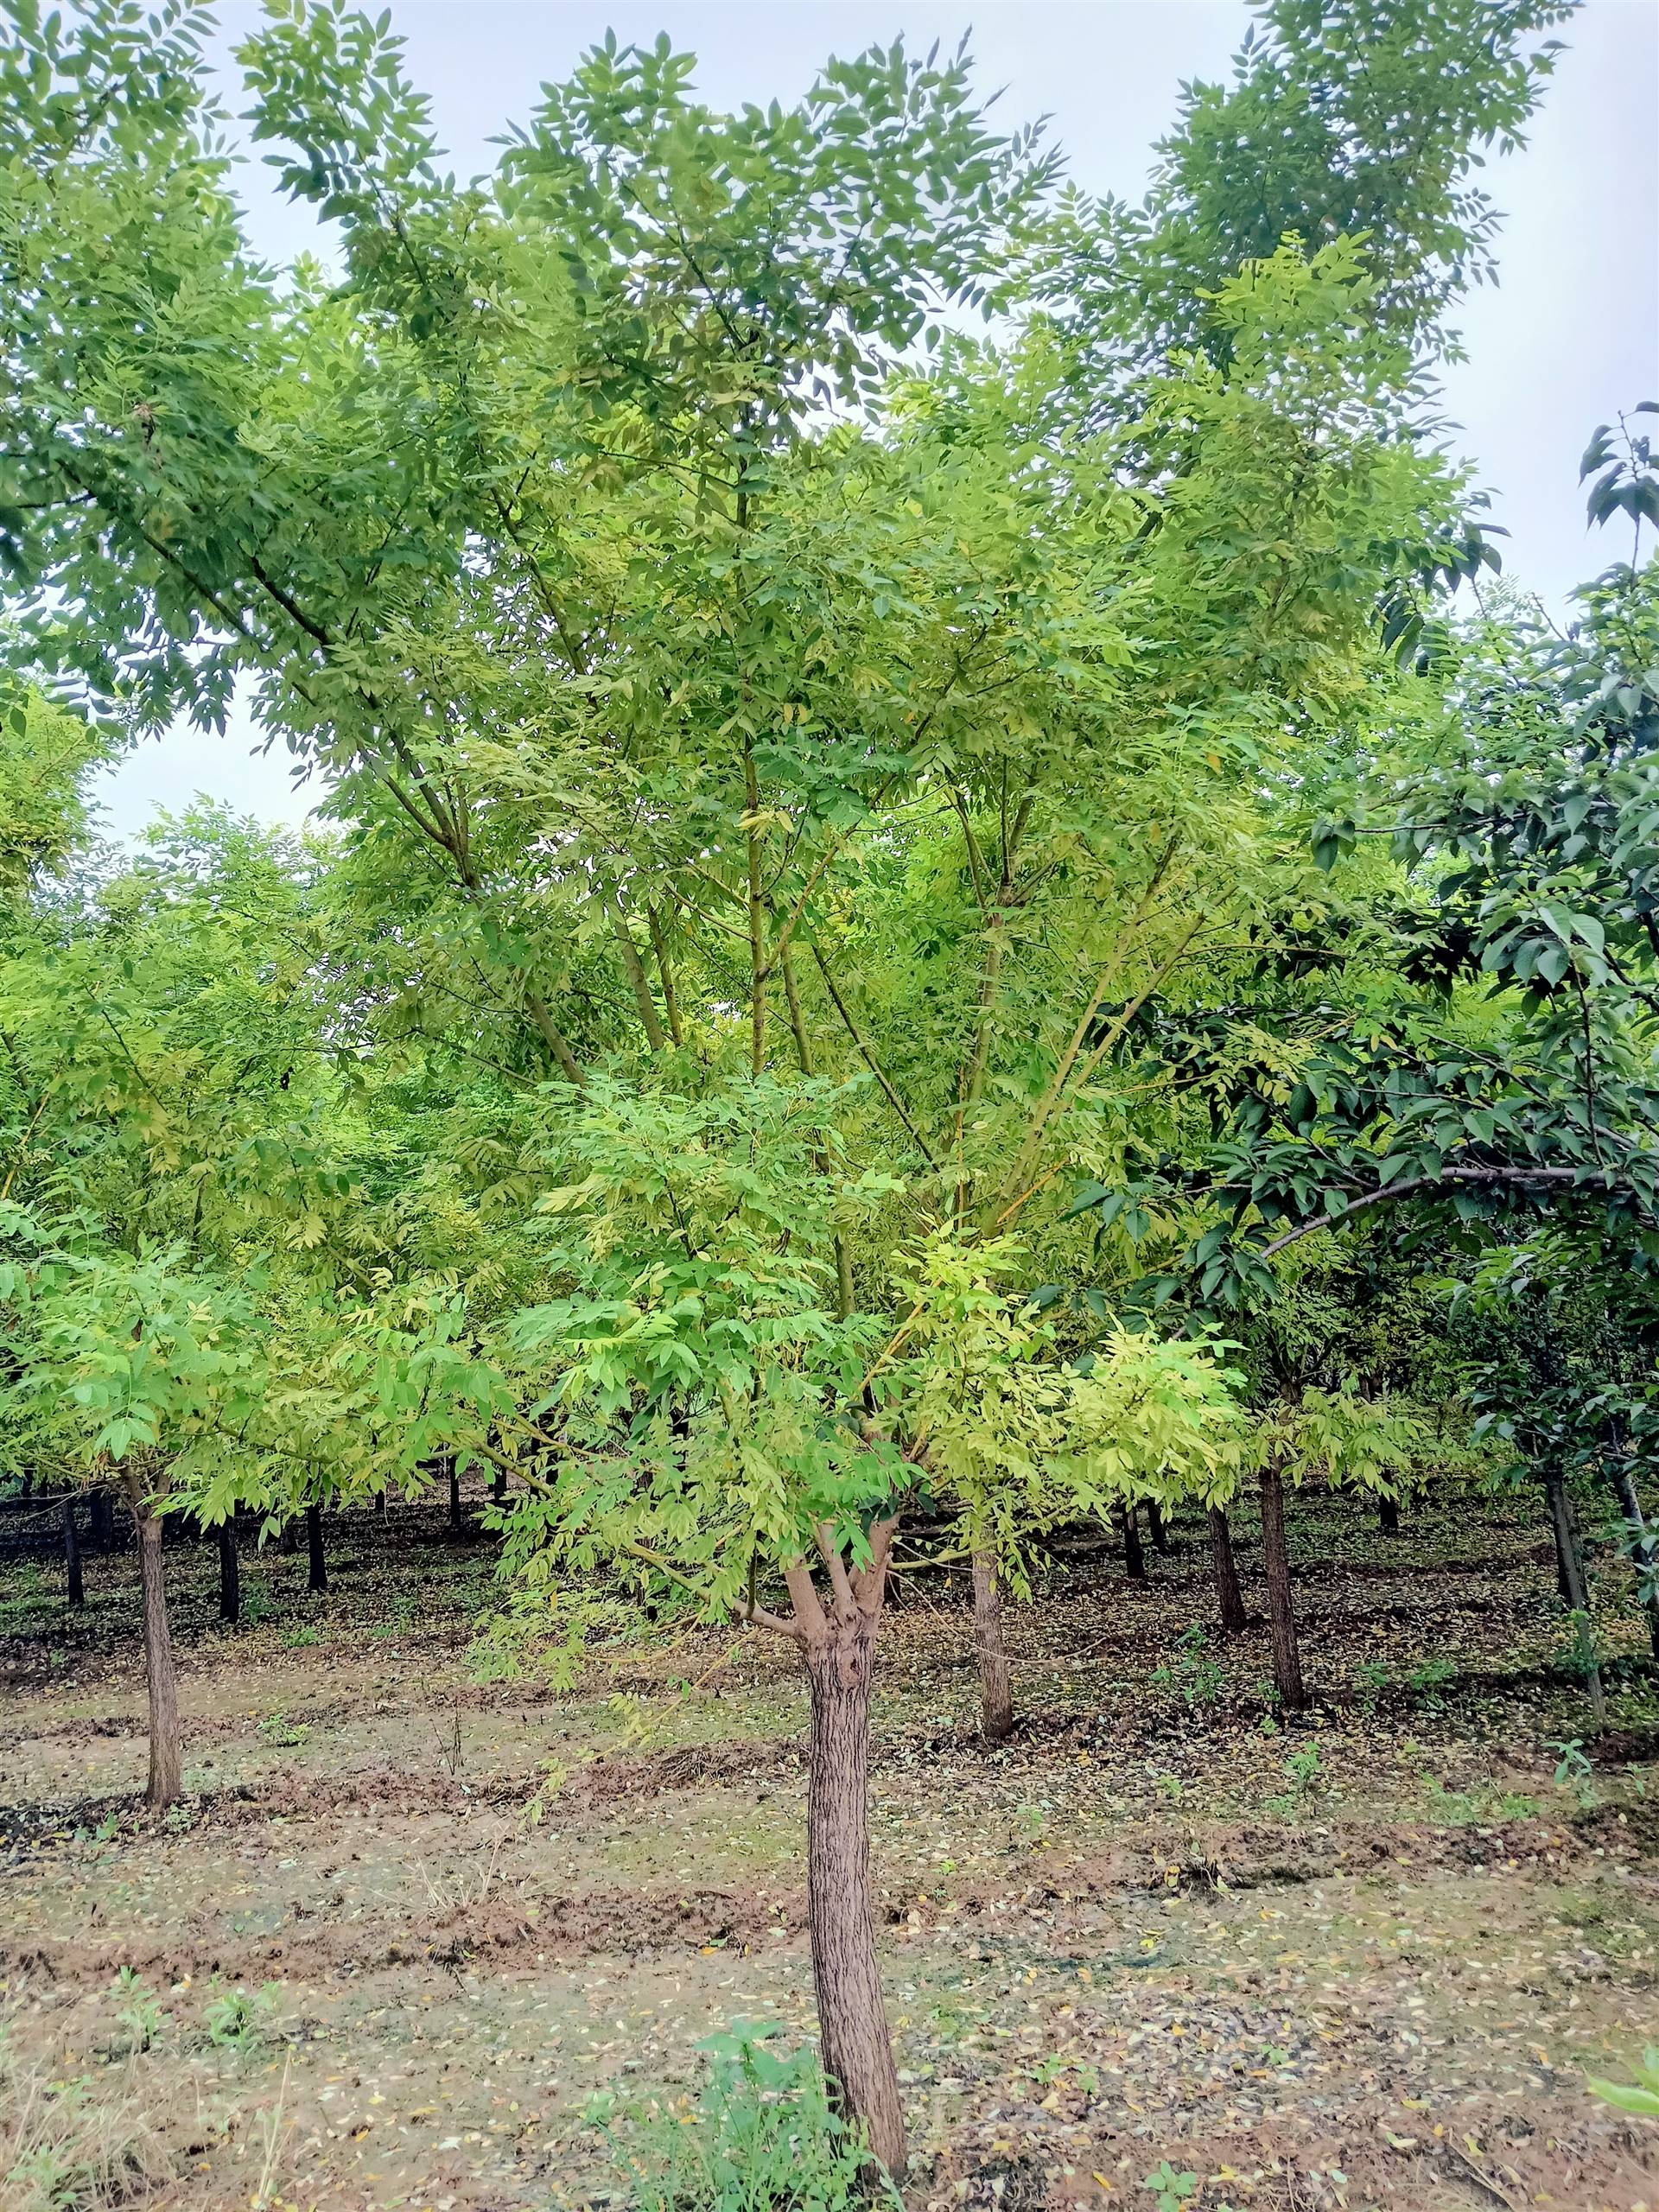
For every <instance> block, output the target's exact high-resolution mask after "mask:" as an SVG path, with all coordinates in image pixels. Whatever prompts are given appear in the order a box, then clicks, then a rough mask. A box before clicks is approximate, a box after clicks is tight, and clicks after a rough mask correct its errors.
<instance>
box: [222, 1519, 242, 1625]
mask: <svg viewBox="0 0 1659 2212" xmlns="http://www.w3.org/2000/svg"><path fill="white" fill-rule="evenodd" d="M219 1618H220V1620H222V1621H232V1622H235V1621H239V1620H240V1619H241V1618H242V1560H241V1556H240V1554H238V1551H237V1548H236V1516H235V1515H234V1514H232V1515H230V1516H228V1517H227V1518H226V1519H225V1520H223V1521H221V1522H219Z"/></svg>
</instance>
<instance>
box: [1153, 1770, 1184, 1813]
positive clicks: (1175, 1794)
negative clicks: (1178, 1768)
mask: <svg viewBox="0 0 1659 2212" xmlns="http://www.w3.org/2000/svg"><path fill="white" fill-rule="evenodd" d="M1154 1788H1155V1789H1156V1790H1157V1792H1158V1795H1159V1796H1160V1797H1161V1798H1162V1799H1163V1801H1164V1802H1165V1804H1166V1805H1179V1803H1180V1802H1181V1800H1182V1798H1183V1797H1185V1795H1186V1784H1185V1783H1184V1782H1183V1781H1182V1780H1181V1777H1180V1776H1179V1774H1160V1776H1159V1777H1157V1779H1156V1782H1155V1783H1154Z"/></svg>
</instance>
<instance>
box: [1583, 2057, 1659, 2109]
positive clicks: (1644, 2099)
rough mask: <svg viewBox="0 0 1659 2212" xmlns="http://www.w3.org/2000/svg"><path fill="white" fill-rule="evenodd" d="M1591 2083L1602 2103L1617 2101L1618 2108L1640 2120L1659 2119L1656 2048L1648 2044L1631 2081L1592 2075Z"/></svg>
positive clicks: (1658, 2080) (1658, 2068) (1658, 2059)
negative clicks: (1610, 2080) (1634, 2114)
mask: <svg viewBox="0 0 1659 2212" xmlns="http://www.w3.org/2000/svg"><path fill="white" fill-rule="evenodd" d="M1590 2087H1591V2088H1592V2091H1593V2092H1594V2094H1596V2095H1597V2096H1599V2098H1600V2099H1601V2100H1602V2101H1603V2102H1604V2103H1605V2104H1610V2105H1616V2106H1617V2107H1618V2110H1619V2111H1620V2112H1630V2113H1636V2115H1637V2118H1638V2119H1641V2120H1659V2050H1656V2049H1655V2048H1654V2047H1653V2046H1652V2045H1649V2048H1648V2050H1646V2051H1645V2052H1644V2053H1643V2062H1642V2063H1641V2065H1640V2066H1638V2067H1637V2069H1636V2079H1635V2081H1634V2082H1600V2081H1597V2080H1595V2079H1593V2078H1592V2081H1591V2083H1590Z"/></svg>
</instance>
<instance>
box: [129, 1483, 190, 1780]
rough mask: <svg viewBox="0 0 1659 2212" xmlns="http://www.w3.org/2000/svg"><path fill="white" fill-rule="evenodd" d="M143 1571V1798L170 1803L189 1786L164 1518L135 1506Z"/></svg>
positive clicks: (134, 1511)
mask: <svg viewBox="0 0 1659 2212" xmlns="http://www.w3.org/2000/svg"><path fill="white" fill-rule="evenodd" d="M133 1518H134V1520H135V1521H137V1523H138V1561H139V1572H140V1575H141V1578H142V1580H143V1592H144V1673H145V1675H146V1677H147V1678H148V1681H149V1788H148V1789H146V1790H145V1792H144V1802H145V1803H146V1804H147V1805H149V1806H151V1807H152V1808H155V1809H156V1810H158V1811H159V1810H160V1808H162V1806H164V1805H170V1804H172V1802H174V1800H175V1798H176V1797H177V1796H178V1795H179V1793H180V1791H181V1789H182V1788H183V1786H184V1746H183V1743H182V1741H181V1737H180V1733H179V1683H178V1676H177V1675H175V1672H174V1669H173V1638H172V1636H171V1634H170V1633H169V1631H168V1625H167V1586H166V1583H165V1581H164V1580H163V1579H162V1516H161V1515H160V1514H159V1513H149V1512H147V1511H145V1510H144V1509H143V1507H142V1506H137V1505H135V1507H134V1508H133Z"/></svg>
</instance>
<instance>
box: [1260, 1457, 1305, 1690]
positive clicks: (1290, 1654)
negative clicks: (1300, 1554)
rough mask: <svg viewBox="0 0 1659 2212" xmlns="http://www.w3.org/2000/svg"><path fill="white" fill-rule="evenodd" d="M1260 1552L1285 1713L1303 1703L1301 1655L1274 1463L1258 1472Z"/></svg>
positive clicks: (1281, 1481)
mask: <svg viewBox="0 0 1659 2212" xmlns="http://www.w3.org/2000/svg"><path fill="white" fill-rule="evenodd" d="M1262 1555H1263V1558H1264V1559H1265V1561H1266V1564H1267V1570H1268V1619H1269V1620H1270V1621H1271V1623H1272V1624H1273V1679H1274V1684H1275V1686H1276V1687H1277V1688H1278V1692H1279V1701H1280V1703H1281V1705H1282V1706H1283V1707H1284V1708H1285V1710H1286V1712H1287V1713H1300V1711H1301V1710H1302V1708H1303V1707H1304V1706H1306V1703H1307V1691H1306V1687H1305V1686H1304V1684H1303V1681H1302V1654H1301V1649H1300V1645H1299V1643H1298V1642H1297V1638H1296V1608H1295V1603H1294V1599H1293V1597H1292V1595H1291V1586H1290V1550H1289V1547H1288V1546H1287V1543H1286V1541H1285V1478H1284V1475H1283V1473H1282V1471H1281V1469H1280V1466H1279V1464H1278V1462H1277V1460H1274V1459H1269V1460H1268V1464H1267V1465H1266V1466H1264V1467H1263V1468H1262Z"/></svg>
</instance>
